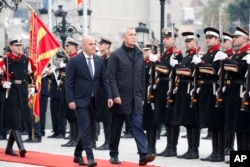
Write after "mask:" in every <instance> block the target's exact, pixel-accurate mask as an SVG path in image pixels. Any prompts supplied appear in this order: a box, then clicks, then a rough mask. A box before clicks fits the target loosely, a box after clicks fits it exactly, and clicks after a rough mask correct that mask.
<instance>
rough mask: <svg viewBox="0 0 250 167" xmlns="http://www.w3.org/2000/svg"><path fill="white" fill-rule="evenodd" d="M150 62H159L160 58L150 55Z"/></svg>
mask: <svg viewBox="0 0 250 167" xmlns="http://www.w3.org/2000/svg"><path fill="white" fill-rule="evenodd" d="M149 60H150V61H151V62H154V63H155V62H156V61H157V60H158V56H157V55H155V54H150V55H149Z"/></svg>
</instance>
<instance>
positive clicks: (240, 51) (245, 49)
mask: <svg viewBox="0 0 250 167" xmlns="http://www.w3.org/2000/svg"><path fill="white" fill-rule="evenodd" d="M249 50H250V45H249V44H248V45H246V46H244V47H242V48H240V49H239V50H237V51H236V54H240V53H242V52H247V51H249Z"/></svg>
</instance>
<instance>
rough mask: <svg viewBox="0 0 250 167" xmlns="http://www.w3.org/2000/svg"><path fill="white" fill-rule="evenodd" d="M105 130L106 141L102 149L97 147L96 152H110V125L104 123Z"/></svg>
mask: <svg viewBox="0 0 250 167" xmlns="http://www.w3.org/2000/svg"><path fill="white" fill-rule="evenodd" d="M103 130H104V137H105V141H104V143H103V144H102V145H101V146H100V147H97V148H96V150H109V134H110V123H108V122H103Z"/></svg>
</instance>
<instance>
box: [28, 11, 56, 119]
mask: <svg viewBox="0 0 250 167" xmlns="http://www.w3.org/2000/svg"><path fill="white" fill-rule="evenodd" d="M59 48H60V43H59V42H58V41H57V40H56V38H55V37H54V36H53V34H52V33H51V32H50V31H49V30H48V28H47V27H46V26H45V25H44V23H43V22H42V20H41V19H40V18H39V17H38V16H37V14H36V13H35V12H32V14H31V17H30V56H31V58H32V60H33V62H34V64H35V66H36V71H35V74H34V76H35V85H36V89H37V93H36V94H35V95H34V98H33V112H34V116H35V118H36V119H35V120H36V121H38V120H39V116H40V102H39V94H40V89H41V76H42V72H43V70H44V69H45V67H47V65H48V63H49V61H50V59H51V58H52V57H53V56H54V55H55V54H56V53H57V51H58V49H59Z"/></svg>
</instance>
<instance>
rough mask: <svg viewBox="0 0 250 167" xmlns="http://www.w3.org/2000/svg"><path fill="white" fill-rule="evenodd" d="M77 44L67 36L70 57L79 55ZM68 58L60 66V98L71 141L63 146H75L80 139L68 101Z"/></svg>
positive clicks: (67, 49)
mask: <svg viewBox="0 0 250 167" xmlns="http://www.w3.org/2000/svg"><path fill="white" fill-rule="evenodd" d="M77 46H78V42H77V41H75V40H74V39H73V38H69V37H68V38H67V39H66V42H65V50H66V52H67V53H68V55H69V58H71V57H73V56H75V55H77ZM66 63H67V60H66V58H65V60H62V61H61V63H60V67H59V79H60V85H59V87H60V88H61V99H60V107H61V109H60V111H61V112H62V115H63V116H64V117H65V118H66V119H67V120H68V123H69V133H70V134H69V141H68V142H67V143H65V144H62V145H61V146H62V147H75V146H76V144H77V141H78V139H79V132H78V130H79V129H78V125H77V120H76V115H75V112H74V111H73V110H71V109H69V107H68V105H67V102H66V93H65V70H66Z"/></svg>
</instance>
